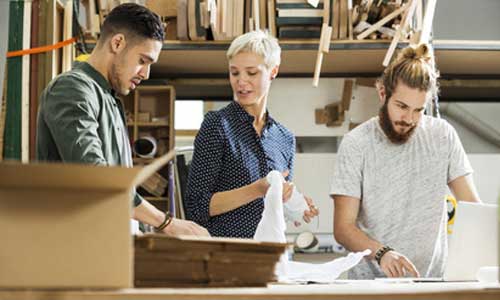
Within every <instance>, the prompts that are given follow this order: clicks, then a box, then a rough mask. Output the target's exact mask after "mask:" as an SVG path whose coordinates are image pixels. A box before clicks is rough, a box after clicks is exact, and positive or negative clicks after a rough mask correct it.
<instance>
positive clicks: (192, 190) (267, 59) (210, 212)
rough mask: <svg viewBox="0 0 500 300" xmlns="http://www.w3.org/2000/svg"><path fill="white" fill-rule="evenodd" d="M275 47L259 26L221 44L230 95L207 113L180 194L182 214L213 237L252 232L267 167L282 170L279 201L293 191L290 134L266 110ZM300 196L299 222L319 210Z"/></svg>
mask: <svg viewBox="0 0 500 300" xmlns="http://www.w3.org/2000/svg"><path fill="white" fill-rule="evenodd" d="M280 54H281V49H280V47H279V45H278V42H277V40H276V39H275V38H273V37H271V36H270V35H269V34H267V33H266V32H263V31H253V32H249V33H246V34H244V35H242V36H239V37H238V38H236V39H235V40H234V41H233V42H232V43H231V46H230V47H229V50H228V51H227V59H228V61H229V80H230V83H231V88H232V90H233V94H234V101H233V102H232V103H230V104H229V105H228V106H226V107H225V108H223V109H221V110H219V111H215V112H209V113H208V114H207V115H206V116H205V119H204V121H203V124H202V125H201V128H200V131H199V133H198V135H197V137H196V140H195V144H194V146H195V150H194V154H193V160H192V163H191V166H190V171H189V178H188V186H187V191H186V199H185V205H186V210H187V212H186V214H187V217H188V219H191V220H193V221H195V222H197V223H199V224H202V225H203V226H205V227H206V228H207V229H208V230H209V232H210V234H211V235H213V236H226V237H243V238H252V237H253V235H254V233H255V230H256V228H257V224H258V223H259V220H260V218H261V215H262V211H263V209H264V203H263V199H262V198H263V197H264V195H265V193H266V191H267V188H268V184H267V182H266V180H265V176H266V175H267V174H268V173H269V172H270V171H272V170H279V171H281V172H283V174H284V176H285V178H286V180H287V182H286V183H285V184H284V189H283V190H284V192H283V200H284V201H287V200H288V199H289V198H290V196H291V193H292V189H293V184H292V183H291V179H292V175H293V163H294V157H295V138H294V136H293V134H292V133H291V132H290V131H289V130H288V129H286V128H285V127H284V126H283V125H281V124H280V123H278V122H277V121H276V120H275V119H274V118H273V117H272V116H271V115H270V113H269V112H268V110H267V102H268V94H269V88H270V87H271V83H272V81H273V80H274V79H275V78H276V76H277V75H278V69H279V65H280ZM306 199H307V202H308V204H309V207H310V211H306V212H304V221H306V222H309V221H310V219H311V218H312V217H314V216H315V215H317V214H318V211H317V210H316V208H315V207H314V206H313V205H312V201H311V200H310V199H308V198H306Z"/></svg>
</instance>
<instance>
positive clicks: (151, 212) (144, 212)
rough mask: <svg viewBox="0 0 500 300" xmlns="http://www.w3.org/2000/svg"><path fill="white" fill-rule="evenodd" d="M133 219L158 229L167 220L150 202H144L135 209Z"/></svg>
mask: <svg viewBox="0 0 500 300" xmlns="http://www.w3.org/2000/svg"><path fill="white" fill-rule="evenodd" d="M132 217H133V218H134V219H136V220H137V221H140V222H142V223H145V224H149V225H151V226H154V227H158V226H159V225H160V224H161V223H162V222H163V220H164V219H165V214H164V213H163V212H161V211H160V210H158V209H157V208H156V207H154V206H153V205H151V203H149V202H148V201H146V200H142V202H141V204H139V206H136V207H134V210H133V216H132Z"/></svg>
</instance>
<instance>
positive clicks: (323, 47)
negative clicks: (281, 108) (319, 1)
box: [313, 1, 333, 87]
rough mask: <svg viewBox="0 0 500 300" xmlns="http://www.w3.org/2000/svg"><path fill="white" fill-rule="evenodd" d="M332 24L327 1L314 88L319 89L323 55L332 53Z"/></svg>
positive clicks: (324, 7)
mask: <svg viewBox="0 0 500 300" xmlns="http://www.w3.org/2000/svg"><path fill="white" fill-rule="evenodd" d="M329 23H330V1H325V2H324V4H323V25H322V27H321V38H320V40H319V46H318V56H317V57H316V65H315V68H314V78H313V86H314V87H318V84H319V77H320V73H321V65H322V64H323V54H324V53H328V52H329V51H330V40H331V38H332V30H333V29H332V27H331V26H329V25H328V24H329Z"/></svg>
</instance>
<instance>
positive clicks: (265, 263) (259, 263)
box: [135, 234, 287, 287]
mask: <svg viewBox="0 0 500 300" xmlns="http://www.w3.org/2000/svg"><path fill="white" fill-rule="evenodd" d="M286 247H287V245H286V244H280V243H266V242H258V241H254V240H249V239H236V238H217V237H211V238H201V237H179V238H172V237H167V236H165V235H158V234H148V235H144V236H137V237H136V238H135V285H136V287H207V286H212V287H214V286H219V287H220V286H266V285H267V283H269V282H272V281H275V279H276V278H275V276H274V268H275V265H276V263H277V262H278V261H279V259H280V256H281V254H283V252H284V251H285V249H286ZM242 270H244V271H243V272H242Z"/></svg>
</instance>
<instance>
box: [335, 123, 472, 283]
mask: <svg viewBox="0 0 500 300" xmlns="http://www.w3.org/2000/svg"><path fill="white" fill-rule="evenodd" d="M470 173H472V168H471V166H470V163H469V160H468V159H467V156H466V154H465V151H464V149H463V147H462V144H461V142H460V139H459V137H458V135H457V133H456V131H455V129H454V128H453V127H452V126H451V125H450V124H449V123H448V122H446V121H445V120H443V119H437V118H433V117H429V116H423V117H422V119H421V120H420V122H419V125H418V127H417V128H416V129H415V132H414V134H413V136H412V137H411V138H410V139H409V140H408V141H407V142H406V143H405V144H402V145H396V144H393V143H391V142H390V141H389V140H388V138H387V137H386V136H385V134H384V132H383V131H382V128H381V127H380V125H379V118H378V117H374V118H372V119H370V120H369V121H367V122H365V123H363V124H361V125H360V126H358V127H357V128H355V129H353V130H352V131H351V132H349V133H347V134H346V135H345V136H344V138H343V140H342V143H341V145H340V148H339V151H338V154H337V159H336V164H335V168H334V174H333V183H332V187H331V191H330V194H331V195H345V196H350V197H354V198H358V199H361V203H360V210H359V213H358V217H357V224H358V226H359V228H360V229H361V230H363V231H364V232H365V233H366V234H368V236H369V237H371V238H372V239H375V240H377V241H379V242H380V243H382V244H384V245H389V246H391V247H393V248H394V249H395V250H396V251H398V252H400V253H402V254H403V255H405V256H407V257H408V258H409V259H410V260H411V261H412V262H413V263H414V264H415V266H416V268H417V269H418V271H419V272H420V275H421V276H424V277H441V276H442V274H443V271H444V263H445V261H446V255H447V247H448V246H447V238H446V222H447V215H446V202H445V195H446V194H447V193H448V188H447V184H448V183H449V182H450V181H453V180H454V179H456V178H458V177H460V176H464V175H468V174H470ZM384 276H385V275H384V274H383V272H382V271H381V269H380V267H379V266H378V264H377V263H376V262H375V261H374V260H369V259H365V260H364V261H362V262H361V263H360V264H359V265H358V266H356V267H354V268H353V269H352V270H351V271H350V272H349V278H352V279H373V278H374V277H384Z"/></svg>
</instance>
